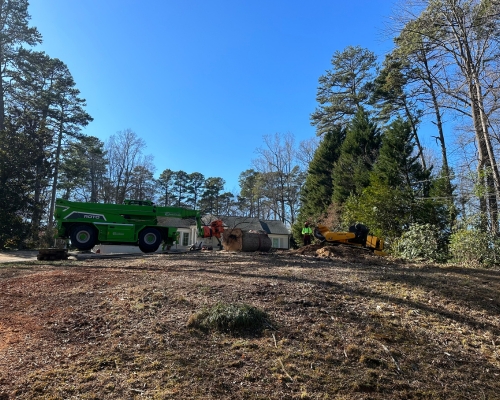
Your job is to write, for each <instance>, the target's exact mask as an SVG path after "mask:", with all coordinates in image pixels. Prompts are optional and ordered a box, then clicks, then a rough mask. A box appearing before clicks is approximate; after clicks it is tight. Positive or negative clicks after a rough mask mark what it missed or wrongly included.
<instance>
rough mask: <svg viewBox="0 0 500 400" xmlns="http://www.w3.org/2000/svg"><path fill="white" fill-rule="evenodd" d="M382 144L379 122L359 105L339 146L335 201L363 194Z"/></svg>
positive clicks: (335, 171)
mask: <svg viewBox="0 0 500 400" xmlns="http://www.w3.org/2000/svg"><path fill="white" fill-rule="evenodd" d="M380 144H381V134H380V129H379V128H378V126H377V125H376V124H375V123H374V122H373V121H371V120H370V118H369V116H368V114H367V113H366V111H365V110H364V109H363V108H362V107H359V108H358V112H357V113H356V115H355V116H354V118H353V119H352V121H351V123H350V125H349V127H348V130H347V134H346V138H345V140H344V142H343V143H342V146H341V149H340V156H339V159H338V161H337V162H336V164H335V168H334V170H333V201H334V202H336V203H339V204H342V203H343V202H344V201H345V200H346V199H347V198H348V197H349V195H351V194H360V193H361V192H362V190H363V189H364V188H365V187H367V186H368V185H369V183H370V171H371V170H372V168H373V164H374V163H375V160H376V159H377V156H378V152H379V149H380Z"/></svg>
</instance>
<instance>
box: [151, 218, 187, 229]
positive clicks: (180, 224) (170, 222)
mask: <svg viewBox="0 0 500 400" xmlns="http://www.w3.org/2000/svg"><path fill="white" fill-rule="evenodd" d="M157 218H158V225H160V226H170V227H172V228H191V226H193V225H196V220H194V219H192V218H174V217H157Z"/></svg>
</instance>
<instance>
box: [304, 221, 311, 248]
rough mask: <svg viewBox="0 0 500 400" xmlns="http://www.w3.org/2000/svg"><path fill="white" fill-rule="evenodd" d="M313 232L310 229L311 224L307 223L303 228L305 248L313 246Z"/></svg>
mask: <svg viewBox="0 0 500 400" xmlns="http://www.w3.org/2000/svg"><path fill="white" fill-rule="evenodd" d="M312 232H313V231H312V229H311V228H310V227H309V222H306V223H305V224H304V227H303V228H302V237H303V240H304V246H307V245H308V244H311V235H312Z"/></svg>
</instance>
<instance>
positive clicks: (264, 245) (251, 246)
mask: <svg viewBox="0 0 500 400" xmlns="http://www.w3.org/2000/svg"><path fill="white" fill-rule="evenodd" d="M222 237H223V239H222V245H223V246H224V250H227V251H269V250H270V249H271V247H272V242H271V239H270V238H269V236H267V233H266V232H264V231H242V230H241V229H239V228H233V229H225V230H224V234H223V235H222Z"/></svg>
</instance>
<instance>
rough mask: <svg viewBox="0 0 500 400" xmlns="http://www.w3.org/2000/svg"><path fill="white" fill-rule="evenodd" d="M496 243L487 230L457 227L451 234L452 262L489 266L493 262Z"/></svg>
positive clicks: (467, 265) (470, 265) (472, 265)
mask: <svg viewBox="0 0 500 400" xmlns="http://www.w3.org/2000/svg"><path fill="white" fill-rule="evenodd" d="M498 245H499V243H495V242H494V241H493V240H492V237H491V234H489V233H487V232H481V231H479V230H477V229H459V230H457V231H456V232H454V233H453V234H452V235H451V238H450V253H451V256H452V260H453V261H454V262H457V263H459V264H462V265H464V266H466V267H479V266H491V265H493V264H494V263H495V260H496V252H495V248H496V247H497V246H498Z"/></svg>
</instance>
